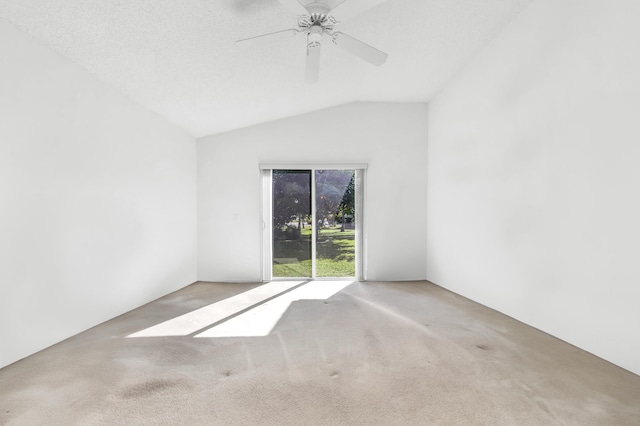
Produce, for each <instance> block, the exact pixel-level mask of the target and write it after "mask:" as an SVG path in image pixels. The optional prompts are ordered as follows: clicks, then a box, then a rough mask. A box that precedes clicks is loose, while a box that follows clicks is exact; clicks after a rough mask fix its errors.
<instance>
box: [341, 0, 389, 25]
mask: <svg viewBox="0 0 640 426" xmlns="http://www.w3.org/2000/svg"><path fill="white" fill-rule="evenodd" d="M385 1H387V0H344V1H342V2H341V3H339V4H338V5H337V6H335V7H334V8H333V9H332V10H331V15H332V16H333V17H335V18H336V19H337V20H338V21H340V22H344V21H346V20H349V19H351V18H354V17H356V16H358V15H360V14H362V13H364V12H366V11H367V10H369V9H371V8H372V7H374V6H377V5H379V4H380V3H384V2H385Z"/></svg>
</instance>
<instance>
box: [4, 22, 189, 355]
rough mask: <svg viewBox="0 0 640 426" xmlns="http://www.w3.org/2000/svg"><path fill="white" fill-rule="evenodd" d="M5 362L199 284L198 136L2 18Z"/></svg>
mask: <svg viewBox="0 0 640 426" xmlns="http://www.w3.org/2000/svg"><path fill="white" fill-rule="evenodd" d="M0 58H2V60H1V61H0V120H1V121H0V342H1V343H0V348H1V349H0V367H2V366H4V365H7V364H9V363H11V362H13V361H16V360H18V359H20V358H22V357H24V356H27V355H29V354H31V353H33V352H35V351H38V350H40V349H43V348H44V347H46V346H49V345H51V344H53V343H55V342H58V341H60V340H62V339H64V338H66V337H69V336H71V335H73V334H75V333H78V332H80V331H82V330H84V329H86V328H88V327H91V326H94V325H96V324H98V323H100V322H102V321H104V320H107V319H109V318H112V317H114V316H116V315H119V314H121V313H123V312H125V311H127V310H129V309H132V308H134V307H136V306H139V305H141V304H143V303H145V302H148V301H150V300H152V299H154V298H156V297H158V296H161V295H164V294H166V293H168V292H170V291H172V290H175V289H177V288H180V287H182V286H184V285H187V284H190V283H191V282H193V281H195V279H196V254H195V251H196V142H195V140H194V139H193V138H191V137H190V136H188V135H186V134H185V133H184V132H183V131H181V130H179V129H177V128H176V127H174V126H172V125H169V124H167V123H166V122H164V121H163V120H161V119H160V118H159V117H157V116H155V115H154V114H152V113H150V112H148V111H146V110H145V109H143V108H142V107H140V106H138V105H137V104H135V103H134V102H132V101H131V100H129V99H128V98H126V97H124V96H122V95H121V94H119V93H116V92H115V91H114V90H112V89H110V88H109V87H107V86H106V85H104V84H103V83H101V82H99V81H98V80H96V79H95V78H94V77H93V76H91V75H90V74H89V73H88V72H86V71H84V70H83V69H81V68H79V67H78V66H76V65H75V64H73V63H71V62H69V61H67V60H66V59H63V58H62V57H61V56H59V55H57V54H56V53H54V52H53V51H52V50H50V49H49V48H47V47H45V46H44V45H41V44H40V43H39V42H37V41H35V40H33V39H31V38H30V37H28V36H26V35H25V34H24V33H22V32H21V31H19V30H17V29H16V28H15V27H14V26H13V25H10V24H8V23H6V22H5V21H0Z"/></svg>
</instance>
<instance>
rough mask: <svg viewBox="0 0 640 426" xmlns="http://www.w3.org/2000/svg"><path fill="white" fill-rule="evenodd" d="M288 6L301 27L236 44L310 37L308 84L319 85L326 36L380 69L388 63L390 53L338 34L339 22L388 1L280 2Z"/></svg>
mask: <svg viewBox="0 0 640 426" xmlns="http://www.w3.org/2000/svg"><path fill="white" fill-rule="evenodd" d="M279 1H280V3H282V4H283V5H284V6H286V7H287V8H288V9H290V10H291V11H292V12H294V13H295V14H297V15H298V28H291V29H286V30H281V31H276V32H273V33H268V34H262V35H259V36H255V37H249V38H245V39H242V40H238V41H236V43H238V44H243V45H247V44H253V43H255V42H257V41H270V42H271V41H276V40H278V39H283V38H289V37H295V36H297V35H299V34H305V35H306V36H307V61H306V67H305V81H306V82H307V83H315V82H317V81H318V80H319V77H320V47H321V45H322V39H323V36H328V37H330V38H331V41H332V42H333V44H335V45H336V46H338V47H340V48H342V49H344V50H346V51H347V52H349V53H351V54H353V55H355V56H357V57H359V58H361V59H364V60H365V61H367V62H369V63H371V64H373V65H376V66H380V65H382V64H383V63H384V62H385V61H386V60H387V56H388V55H387V54H386V53H384V52H382V51H380V50H378V49H376V48H375V47H373V46H370V45H368V44H366V43H364V42H362V41H360V40H358V39H355V38H353V37H351V36H350V35H347V34H345V33H343V32H340V31H334V27H335V26H336V24H338V23H340V22H342V21H338V20H337V19H336V18H335V17H334V14H335V16H337V17H339V18H340V19H342V20H346V19H349V18H351V17H352V16H355V15H358V14H360V13H362V12H364V11H365V10H367V9H369V8H371V7H373V6H376V5H377V4H380V3H382V2H383V1H385V0H279Z"/></svg>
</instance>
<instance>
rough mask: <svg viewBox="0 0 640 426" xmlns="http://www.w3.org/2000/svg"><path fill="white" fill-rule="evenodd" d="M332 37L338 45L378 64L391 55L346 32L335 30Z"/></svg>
mask: <svg viewBox="0 0 640 426" xmlns="http://www.w3.org/2000/svg"><path fill="white" fill-rule="evenodd" d="M332 38H333V43H334V44H335V45H336V46H338V47H340V48H342V49H344V50H346V51H347V52H349V53H351V54H353V55H356V56H357V57H359V58H361V59H364V60H365V61H367V62H369V63H370V64H373V65H376V66H380V65H382V64H384V63H385V61H386V60H387V57H388V56H389V55H387V54H386V53H384V52H382V51H380V50H378V49H376V48H375V47H373V46H369V45H368V44H367V43H364V42H362V41H360V40H358V39H355V38H353V37H351V36H350V35H347V34H345V33H341V32H335V33H333V34H332Z"/></svg>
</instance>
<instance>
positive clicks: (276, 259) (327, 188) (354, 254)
mask: <svg viewBox="0 0 640 426" xmlns="http://www.w3.org/2000/svg"><path fill="white" fill-rule="evenodd" d="M362 174H363V170H358V169H302V170H298V169H280V168H274V169H270V170H266V171H265V172H264V175H263V176H264V179H265V198H266V200H265V201H266V203H265V206H267V207H266V208H265V216H268V217H265V237H266V238H267V239H268V246H267V247H265V251H266V252H267V255H266V256H265V262H268V264H266V265H265V266H266V268H265V279H272V278H274V279H278V278H347V277H348V278H360V272H359V271H360V270H361V268H360V265H359V264H358V262H359V260H360V258H361V256H360V254H359V252H360V247H361V244H360V237H361V226H360V225H361V217H362V213H361V209H362V207H361V206H362V203H361V200H360V199H361V195H360V194H361V189H362ZM267 224H268V226H267Z"/></svg>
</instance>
